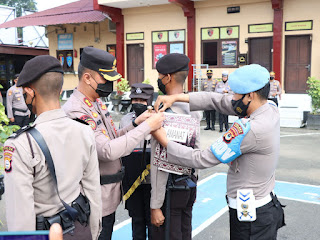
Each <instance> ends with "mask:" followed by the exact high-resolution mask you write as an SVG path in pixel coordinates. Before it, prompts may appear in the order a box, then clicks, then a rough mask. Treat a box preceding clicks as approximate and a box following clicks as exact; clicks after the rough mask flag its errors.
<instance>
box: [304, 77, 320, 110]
mask: <svg viewBox="0 0 320 240" xmlns="http://www.w3.org/2000/svg"><path fill="white" fill-rule="evenodd" d="M307 84H308V90H307V93H308V95H309V96H310V97H311V104H312V112H311V114H320V80H319V79H316V78H315V77H308V80H307Z"/></svg>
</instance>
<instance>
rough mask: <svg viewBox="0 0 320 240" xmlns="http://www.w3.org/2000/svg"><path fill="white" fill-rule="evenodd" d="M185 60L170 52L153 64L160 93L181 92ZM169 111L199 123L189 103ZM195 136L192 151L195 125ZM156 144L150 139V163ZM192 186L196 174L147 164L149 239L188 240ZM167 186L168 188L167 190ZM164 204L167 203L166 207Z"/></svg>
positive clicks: (187, 62)
mask: <svg viewBox="0 0 320 240" xmlns="http://www.w3.org/2000/svg"><path fill="white" fill-rule="evenodd" d="M189 61H190V60H189V58H188V57H187V56H186V55H184V54H179V53H172V54H167V55H165V56H164V57H162V58H161V59H160V60H159V61H158V62H157V64H156V69H157V71H158V87H159V89H160V90H161V91H162V92H163V93H164V94H166V95H173V94H178V93H183V86H184V83H185V79H186V78H187V76H188V72H189V66H188V64H189ZM171 111H172V112H173V113H177V114H187V115H191V116H192V117H194V118H196V119H198V120H199V122H200V118H201V117H200V114H199V112H190V110H189V104H187V103H174V104H173V105H172V107H171ZM197 133H198V134H197V135H196V137H195V141H194V142H193V144H190V145H191V146H192V147H193V148H195V149H198V148H199V147H200V125H199V126H198V129H197ZM156 144H157V141H155V140H154V139H152V140H151V161H152V159H153V158H154V155H155V148H156ZM189 183H190V184H189ZM191 183H192V184H191ZM195 183H196V173H193V174H192V175H191V176H188V175H177V174H173V173H170V174H169V173H168V172H165V171H162V170H160V169H159V168H158V167H157V166H155V165H153V164H151V203H150V207H151V222H152V224H153V225H154V226H153V232H152V233H153V239H156V240H157V239H159V240H163V239H167V238H165V235H166V234H168V232H167V231H169V234H168V235H169V236H170V239H171V240H191V238H192V234H191V233H192V225H191V220H192V207H193V204H194V202H195V199H196V191H197V190H196V185H195ZM169 186H170V189H168V188H169ZM177 186H179V187H177ZM166 187H167V189H166ZM178 188H179V190H178ZM181 188H182V189H183V190H182V189H181ZM168 195H170V196H168ZM165 198H166V201H165ZM168 199H169V200H168ZM167 201H169V204H168V203H167ZM167 208H170V209H167ZM168 212H170V215H167V214H166V213H168ZM168 228H169V229H168Z"/></svg>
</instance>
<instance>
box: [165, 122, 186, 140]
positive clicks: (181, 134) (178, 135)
mask: <svg viewBox="0 0 320 240" xmlns="http://www.w3.org/2000/svg"><path fill="white" fill-rule="evenodd" d="M164 129H165V130H166V132H167V138H168V140H169V141H175V142H181V143H186V142H187V137H188V129H187V128H185V129H181V128H175V127H169V126H165V127H164Z"/></svg>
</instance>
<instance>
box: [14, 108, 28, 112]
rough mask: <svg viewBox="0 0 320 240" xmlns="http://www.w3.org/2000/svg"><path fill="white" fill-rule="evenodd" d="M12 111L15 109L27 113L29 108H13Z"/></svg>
mask: <svg viewBox="0 0 320 240" xmlns="http://www.w3.org/2000/svg"><path fill="white" fill-rule="evenodd" d="M12 111H14V112H16V111H17V112H23V113H26V112H28V109H26V110H24V109H20V108H12Z"/></svg>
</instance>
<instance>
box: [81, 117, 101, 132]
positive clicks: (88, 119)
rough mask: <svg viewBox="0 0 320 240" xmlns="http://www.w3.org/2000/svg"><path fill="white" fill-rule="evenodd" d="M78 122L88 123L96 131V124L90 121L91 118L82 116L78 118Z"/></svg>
mask: <svg viewBox="0 0 320 240" xmlns="http://www.w3.org/2000/svg"><path fill="white" fill-rule="evenodd" d="M79 119H80V120H82V121H85V122H86V123H88V124H89V125H90V126H91V128H92V129H93V130H96V129H97V124H96V122H95V121H94V120H93V119H92V117H90V116H88V115H82V116H81V117H79Z"/></svg>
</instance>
